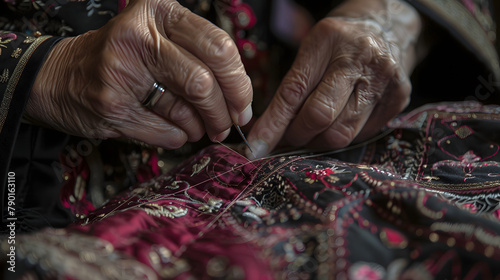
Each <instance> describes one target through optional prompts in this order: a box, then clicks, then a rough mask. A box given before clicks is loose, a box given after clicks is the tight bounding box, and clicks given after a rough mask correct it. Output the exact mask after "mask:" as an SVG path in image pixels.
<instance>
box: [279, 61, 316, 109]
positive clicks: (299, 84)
mask: <svg viewBox="0 0 500 280" xmlns="http://www.w3.org/2000/svg"><path fill="white" fill-rule="evenodd" d="M291 71H292V72H291V73H292V74H291V75H287V77H285V79H284V80H283V83H282V85H281V89H280V92H281V94H280V96H281V98H282V101H283V105H284V106H286V107H288V108H295V107H298V106H299V105H300V104H301V103H302V101H303V100H304V98H305V96H306V94H307V93H308V81H309V77H310V74H309V73H310V69H309V68H305V69H304V70H303V71H296V70H291Z"/></svg>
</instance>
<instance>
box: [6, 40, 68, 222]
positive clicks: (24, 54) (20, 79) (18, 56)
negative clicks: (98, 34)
mask: <svg viewBox="0 0 500 280" xmlns="http://www.w3.org/2000/svg"><path fill="white" fill-rule="evenodd" d="M59 39H60V37H51V36H40V37H38V38H35V37H31V36H27V35H25V34H21V33H12V32H5V31H0V99H1V103H0V151H1V153H2V156H1V157H0V182H2V185H6V184H7V174H8V172H9V163H10V158H11V156H12V151H13V146H14V143H15V141H16V136H17V133H18V130H19V126H20V123H21V119H22V115H23V112H24V107H25V105H26V102H27V100H28V98H29V93H30V91H31V87H32V85H33V83H34V81H35V78H36V75H37V73H38V70H39V69H40V66H41V65H42V63H43V61H44V59H45V56H46V54H47V53H48V52H49V51H50V49H51V48H52V46H54V44H56V43H57V42H58V41H59ZM2 195H4V192H2ZM3 201H5V200H4V199H2V202H3ZM2 209H4V207H2ZM2 214H3V215H2V217H4V214H5V213H2Z"/></svg>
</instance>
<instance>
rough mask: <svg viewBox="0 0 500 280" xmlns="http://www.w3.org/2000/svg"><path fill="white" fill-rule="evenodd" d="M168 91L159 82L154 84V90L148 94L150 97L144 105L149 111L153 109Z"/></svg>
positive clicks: (143, 102) (144, 101) (145, 100)
mask: <svg viewBox="0 0 500 280" xmlns="http://www.w3.org/2000/svg"><path fill="white" fill-rule="evenodd" d="M165 91H167V90H166V89H165V86H163V85H162V84H161V83H159V82H155V83H154V84H153V90H152V91H151V92H150V93H149V94H148V96H147V97H146V98H145V99H144V100H143V101H142V105H143V106H144V107H146V108H148V109H153V108H154V106H155V105H156V103H158V100H160V98H161V97H162V96H163V94H164V93H165Z"/></svg>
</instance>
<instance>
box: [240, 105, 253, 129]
mask: <svg viewBox="0 0 500 280" xmlns="http://www.w3.org/2000/svg"><path fill="white" fill-rule="evenodd" d="M252 116H253V112H252V104H250V105H248V106H247V107H246V108H245V110H243V112H242V113H241V114H240V116H239V117H238V125H239V126H244V125H246V124H247V123H249V122H250V120H251V119H252Z"/></svg>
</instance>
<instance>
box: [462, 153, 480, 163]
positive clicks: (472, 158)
mask: <svg viewBox="0 0 500 280" xmlns="http://www.w3.org/2000/svg"><path fill="white" fill-rule="evenodd" d="M458 159H460V162H462V163H472V162H478V161H480V160H481V158H480V157H478V156H477V155H476V154H474V152H473V151H467V152H466V153H465V154H463V155H461V156H460V157H459V158H458Z"/></svg>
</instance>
